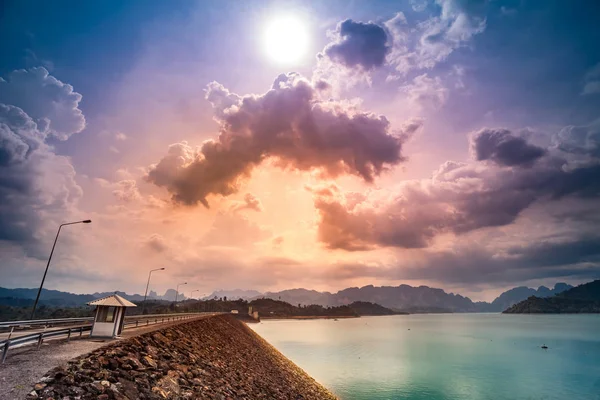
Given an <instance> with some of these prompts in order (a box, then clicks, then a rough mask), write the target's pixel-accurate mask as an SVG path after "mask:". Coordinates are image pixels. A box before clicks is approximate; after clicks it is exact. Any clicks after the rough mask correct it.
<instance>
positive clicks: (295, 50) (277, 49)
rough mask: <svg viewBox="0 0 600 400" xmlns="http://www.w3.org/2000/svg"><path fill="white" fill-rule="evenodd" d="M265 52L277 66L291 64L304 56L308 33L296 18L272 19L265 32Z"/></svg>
mask: <svg viewBox="0 0 600 400" xmlns="http://www.w3.org/2000/svg"><path fill="white" fill-rule="evenodd" d="M264 42H265V50H266V52H267V54H268V55H269V57H270V58H271V59H272V60H273V61H275V62H277V63H279V64H288V65H289V64H293V63H296V62H298V61H299V60H300V59H301V58H302V56H304V55H305V54H306V51H307V49H308V33H307V31H306V27H305V26H304V25H303V24H302V22H300V21H299V20H298V19H297V18H295V17H293V16H285V17H279V18H276V19H273V20H272V21H271V22H270V23H269V24H268V25H267V29H266V30H265V36H264Z"/></svg>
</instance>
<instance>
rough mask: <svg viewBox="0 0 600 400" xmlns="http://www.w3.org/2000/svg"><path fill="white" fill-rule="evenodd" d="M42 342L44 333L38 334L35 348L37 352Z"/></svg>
mask: <svg viewBox="0 0 600 400" xmlns="http://www.w3.org/2000/svg"><path fill="white" fill-rule="evenodd" d="M43 341H44V333H43V332H42V333H40V338H39V339H38V343H37V348H38V350H39V349H40V347H41V346H42V342H43Z"/></svg>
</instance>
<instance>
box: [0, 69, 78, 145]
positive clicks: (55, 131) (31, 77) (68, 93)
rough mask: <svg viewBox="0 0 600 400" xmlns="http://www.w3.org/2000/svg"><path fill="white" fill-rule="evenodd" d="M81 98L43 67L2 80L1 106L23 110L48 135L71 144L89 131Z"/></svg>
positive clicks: (0, 82)
mask: <svg viewBox="0 0 600 400" xmlns="http://www.w3.org/2000/svg"><path fill="white" fill-rule="evenodd" d="M80 101H81V95H80V94H79V93H77V92H74V91H73V87H72V86H71V85H69V84H66V83H63V82H61V81H59V80H58V79H56V78H55V77H53V76H51V75H49V73H48V71H47V70H46V69H45V68H43V67H37V68H31V69H29V70H24V69H20V70H15V71H13V72H11V73H10V74H8V76H7V77H6V80H5V79H2V78H0V103H4V104H10V105H13V106H16V107H19V108H20V109H22V110H23V111H25V112H26V113H27V115H28V116H29V117H30V118H31V119H32V120H33V121H34V122H35V123H36V124H37V129H38V130H39V131H40V132H43V133H44V134H49V135H52V136H54V137H56V138H58V139H60V140H67V139H68V138H69V136H71V135H72V134H74V133H78V132H81V131H82V130H83V129H84V128H85V118H84V116H83V113H82V111H81V110H80V109H79V102H80Z"/></svg>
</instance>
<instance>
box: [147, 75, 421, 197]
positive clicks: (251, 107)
mask: <svg viewBox="0 0 600 400" xmlns="http://www.w3.org/2000/svg"><path fill="white" fill-rule="evenodd" d="M206 97H207V99H208V100H209V101H210V102H211V103H212V104H213V107H214V108H215V114H216V117H217V119H218V122H219V124H220V133H219V137H218V139H216V140H208V141H206V142H204V143H203V144H202V146H201V147H199V148H193V147H191V146H189V145H188V144H187V143H186V142H182V143H177V144H173V145H171V146H170V147H169V151H168V154H167V155H166V156H165V157H163V159H161V160H160V161H159V162H158V163H157V164H155V165H153V166H151V168H150V170H149V172H148V175H147V180H148V181H150V182H152V183H154V184H156V185H157V186H162V187H165V188H167V190H168V191H169V192H171V193H172V198H173V200H174V201H175V202H177V203H181V204H187V205H193V204H197V203H202V204H203V205H205V206H206V207H208V202H207V200H206V197H207V196H208V195H210V194H216V195H222V196H228V195H231V194H233V193H236V192H237V191H238V190H239V188H240V185H241V182H242V181H243V180H244V179H245V178H247V177H249V176H250V174H251V172H252V170H253V168H254V167H256V166H257V165H259V164H260V163H262V162H263V161H264V160H266V159H271V160H273V161H274V163H275V165H277V166H279V167H281V168H284V169H292V170H301V171H309V170H319V171H320V172H321V174H322V175H323V176H326V177H336V176H339V175H342V174H351V175H356V176H359V177H361V178H362V179H363V180H364V181H366V182H372V181H373V179H374V178H375V177H376V176H378V175H380V174H381V173H382V172H383V171H384V170H385V169H386V168H388V167H391V166H394V165H397V164H399V163H400V162H402V161H403V160H404V157H403V156H402V154H401V150H402V143H403V141H404V140H405V139H406V136H407V135H410V134H411V133H414V132H415V131H416V130H417V129H419V128H420V126H421V122H420V121H411V122H410V123H409V124H407V125H406V126H405V127H404V128H402V130H401V131H398V132H392V130H391V126H390V123H389V121H388V120H387V119H386V118H385V117H384V116H380V115H375V114H372V113H368V112H358V111H354V110H347V109H346V108H345V107H344V106H343V105H342V104H341V103H338V102H335V101H323V100H320V99H319V97H318V96H317V89H315V88H314V87H313V86H312V85H311V83H310V82H308V81H307V80H306V79H303V78H302V77H300V76H299V75H297V74H288V75H281V76H279V77H278V78H277V79H276V80H275V82H274V84H273V87H272V89H271V90H269V91H268V92H267V93H265V94H263V95H248V96H243V97H242V96H238V95H235V94H232V93H230V92H229V91H228V90H227V89H225V88H224V87H223V86H221V85H220V84H218V83H216V82H213V83H211V84H210V85H209V87H208V89H207V94H206Z"/></svg>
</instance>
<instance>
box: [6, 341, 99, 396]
mask: <svg viewBox="0 0 600 400" xmlns="http://www.w3.org/2000/svg"><path fill="white" fill-rule="evenodd" d="M105 344H106V342H103V341H94V340H92V339H87V338H86V339H74V340H71V341H70V342H68V343H67V342H64V341H61V343H57V342H50V343H48V344H43V345H42V347H41V348H40V349H39V350H36V349H35V346H33V347H32V346H28V347H23V348H20V349H19V348H17V349H11V350H10V351H9V353H8V358H7V359H6V362H5V363H4V365H0V399H2V400H16V399H19V400H21V399H24V398H25V397H26V395H27V393H29V392H31V388H32V387H33V385H34V384H35V383H36V382H37V381H38V380H40V378H41V377H42V376H44V374H45V373H46V372H48V370H49V369H51V368H54V367H56V366H58V365H66V364H67V361H69V360H70V359H72V358H75V357H78V356H80V355H82V354H86V353H89V352H90V351H92V350H95V349H97V348H99V347H101V346H104V345H105Z"/></svg>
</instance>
